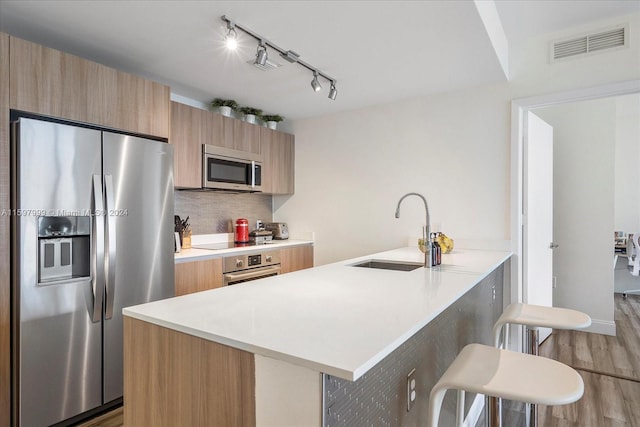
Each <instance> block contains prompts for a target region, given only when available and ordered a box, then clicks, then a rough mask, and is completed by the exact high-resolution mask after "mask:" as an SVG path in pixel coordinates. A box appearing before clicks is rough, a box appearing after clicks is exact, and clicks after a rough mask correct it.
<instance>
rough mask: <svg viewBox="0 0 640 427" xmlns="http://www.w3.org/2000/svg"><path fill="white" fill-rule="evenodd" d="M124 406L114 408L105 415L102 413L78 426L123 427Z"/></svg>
mask: <svg viewBox="0 0 640 427" xmlns="http://www.w3.org/2000/svg"><path fill="white" fill-rule="evenodd" d="M122 426H123V421H122V407H120V408H117V409H114V410H113V411H111V412H108V413H106V414H104V415H100V416H99V417H96V418H94V419H92V420H90V421H87V422H85V423H83V424H80V425H79V426H78V427H122Z"/></svg>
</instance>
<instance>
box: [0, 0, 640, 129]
mask: <svg viewBox="0 0 640 427" xmlns="http://www.w3.org/2000/svg"><path fill="white" fill-rule="evenodd" d="M495 3H496V7H497V10H498V14H499V16H500V19H501V21H502V25H503V28H504V32H505V34H506V36H507V39H508V41H509V43H510V44H511V45H512V46H513V45H514V44H517V43H519V42H521V41H523V40H526V39H527V38H529V37H532V36H536V35H539V34H543V33H547V32H552V31H559V30H564V29H567V28H570V27H573V26H578V25H583V24H587V23H589V22H592V21H598V20H601V19H606V18H611V17H616V16H621V15H626V14H629V13H636V12H640V0H624V1H614V0H606V1H604V0H603V1H597V0H587V1H580V0H569V1H541V0H539V1H524V0H521V1H513V0H502V1H501V0H498V1H496V2H495ZM222 15H227V16H229V17H231V18H232V19H233V20H235V21H236V22H237V23H239V24H240V25H243V26H245V27H248V28H249V29H251V30H252V31H254V32H256V33H258V34H260V35H262V36H264V37H266V38H268V39H269V40H270V41H272V42H273V43H275V44H276V45H278V46H280V47H282V48H284V49H285V50H293V51H296V52H297V53H299V54H300V55H301V56H300V58H301V59H302V60H304V61H305V62H307V63H309V64H311V65H312V66H314V67H316V68H318V69H320V70H322V72H324V73H325V74H327V75H329V76H331V77H334V78H335V79H337V82H338V83H337V88H338V97H337V99H336V100H335V101H332V100H330V99H328V98H327V94H328V88H329V84H328V82H326V81H324V80H322V79H321V81H320V82H321V83H322V85H323V90H322V91H321V92H320V93H314V92H313V91H312V90H311V86H310V82H311V79H312V74H311V72H309V71H308V70H306V69H304V68H302V67H300V66H299V65H296V64H290V63H288V62H286V61H284V60H282V59H281V58H280V57H279V56H278V55H277V54H276V52H274V51H269V54H270V56H269V59H270V60H271V61H273V62H277V63H279V64H282V67H280V68H278V69H276V70H271V71H261V70H258V69H257V68H255V67H253V66H251V65H249V64H247V63H246V62H247V61H250V60H252V59H253V58H254V57H255V51H256V42H255V41H254V40H253V39H251V38H250V37H248V36H244V37H243V34H242V32H239V35H240V36H241V41H240V43H241V44H240V48H239V49H238V51H236V52H229V51H227V50H226V48H224V47H223V43H222V39H223V35H224V31H225V24H224V23H223V22H222V20H221V19H220V17H221V16H222ZM0 30H2V31H5V32H8V33H10V34H12V35H15V36H18V37H21V38H24V39H27V40H31V41H34V42H37V43H40V44H43V45H45V46H49V47H53V48H56V49H60V50H64V51H66V52H70V53H73V54H76V55H79V56H82V57H85V58H88V59H92V60H94V61H97V62H100V63H103V64H106V65H109V66H112V67H115V68H118V69H120V70H123V71H127V72H130V73H134V74H137V75H140V76H143V77H146V78H150V79H153V80H157V81H159V82H162V83H165V84H168V85H170V86H171V90H172V93H174V94H177V95H181V96H184V97H187V98H190V99H193V100H196V101H200V102H205V103H207V102H209V101H211V100H212V99H213V98H215V97H220V98H226V99H234V100H236V101H237V102H238V103H239V104H241V105H245V106H251V107H256V108H261V109H263V110H264V111H265V113H271V114H280V115H283V116H285V117H286V118H288V119H296V118H306V117H315V116H321V115H326V114H332V113H336V112H340V111H345V110H352V109H357V108H362V107H366V106H372V105H380V104H386V103H390V102H394V101H399V100H403V99H409V98H415V97H418V96H425V95H429V94H433V93H438V92H445V91H449V90H456V89H462V88H465V87H472V86H477V85H482V84H490V83H495V82H500V81H504V80H505V76H504V73H503V72H502V69H501V67H500V63H499V61H498V59H497V57H496V55H495V53H494V50H493V47H492V45H491V42H490V40H489V38H488V37H487V33H486V30H485V28H484V25H483V24H482V21H481V19H480V18H479V15H478V12H477V10H476V8H475V5H474V3H473V1H470V0H461V1H435V0H432V1H169V0H163V1H158V0H155V1H148V0H146V1H129V0H115V1H97V0H92V1H77V0H71V1H62V0H48V1H25V0H19V1H13V0H0Z"/></svg>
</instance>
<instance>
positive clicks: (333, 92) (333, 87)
mask: <svg viewBox="0 0 640 427" xmlns="http://www.w3.org/2000/svg"><path fill="white" fill-rule="evenodd" d="M336 96H338V89H336V81H335V80H332V81H331V87H330V88H329V99H330V100H332V101H335V100H336Z"/></svg>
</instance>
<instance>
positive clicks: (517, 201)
mask: <svg viewBox="0 0 640 427" xmlns="http://www.w3.org/2000/svg"><path fill="white" fill-rule="evenodd" d="M633 93H640V79H638V80H628V81H623V82H617V83H611V84H606V85H602V86H594V87H590V88H585V89H576V90H569V91H564V92H557V93H551V94H545V95H538V96H532V97H528V98H518V99H514V100H512V101H511V248H512V249H511V250H512V252H513V254H514V255H513V261H512V267H511V289H510V291H511V299H510V302H522V301H523V295H524V289H523V286H524V278H523V274H524V262H525V260H524V258H523V253H524V247H523V243H524V242H523V220H522V218H523V213H524V212H523V210H524V203H523V200H524V175H523V174H524V135H525V132H526V129H527V113H528V112H529V110H532V109H534V108H539V107H547V106H551V105H558V104H565V103H570V102H578V101H588V100H592V99H599V98H609V97H614V96H620V95H629V94H633ZM519 338H520V337H519ZM512 342H521V340H520V339H517V340H514V341H512Z"/></svg>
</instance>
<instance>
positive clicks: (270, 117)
mask: <svg viewBox="0 0 640 427" xmlns="http://www.w3.org/2000/svg"><path fill="white" fill-rule="evenodd" d="M283 120H284V117H282V116H279V115H277V114H266V115H264V116H262V121H263V122H265V123H266V124H267V127H268V128H269V129H276V128H277V127H278V123H279V122H281V121H283Z"/></svg>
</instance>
